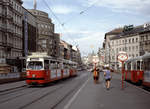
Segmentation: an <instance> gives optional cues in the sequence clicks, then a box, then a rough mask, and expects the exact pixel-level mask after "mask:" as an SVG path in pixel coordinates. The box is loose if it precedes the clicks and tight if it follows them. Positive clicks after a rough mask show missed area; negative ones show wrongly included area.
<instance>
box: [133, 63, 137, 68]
mask: <svg viewBox="0 0 150 109" xmlns="http://www.w3.org/2000/svg"><path fill="white" fill-rule="evenodd" d="M133 70H136V62H133Z"/></svg>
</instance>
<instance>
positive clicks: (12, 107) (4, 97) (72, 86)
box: [0, 72, 89, 109]
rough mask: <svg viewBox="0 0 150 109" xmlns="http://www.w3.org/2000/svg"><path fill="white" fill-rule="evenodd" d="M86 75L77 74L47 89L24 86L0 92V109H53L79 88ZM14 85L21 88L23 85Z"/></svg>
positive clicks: (82, 73) (85, 73) (83, 73)
mask: <svg viewBox="0 0 150 109" xmlns="http://www.w3.org/2000/svg"><path fill="white" fill-rule="evenodd" d="M88 74H89V73H87V72H79V74H78V76H77V77H75V78H70V79H67V80H63V81H59V82H57V83H52V84H50V85H49V86H47V87H29V86H26V87H20V88H16V89H12V90H7V91H5V92H1V93H0V109H42V108H43V109H51V108H53V109H54V108H56V107H57V106H58V105H59V104H61V103H63V101H65V99H67V98H69V96H71V95H72V94H73V93H75V92H76V91H77V90H78V89H79V88H80V87H81V85H82V84H83V83H84V82H85V81H86V79H87V78H88V76H89V75H88ZM14 84H17V85H18V86H19V85H20V86H21V85H23V84H24V83H23V82H21V83H20V84H19V83H18V82H17V83H14ZM7 85H8V86H9V84H7ZM10 86H11V87H13V86H12V85H10ZM0 87H1V86H0ZM3 87H4V86H3Z"/></svg>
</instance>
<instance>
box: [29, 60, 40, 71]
mask: <svg viewBox="0 0 150 109" xmlns="http://www.w3.org/2000/svg"><path fill="white" fill-rule="evenodd" d="M27 69H30V70H41V69H43V64H42V62H39V61H33V62H29V63H28V66H27Z"/></svg>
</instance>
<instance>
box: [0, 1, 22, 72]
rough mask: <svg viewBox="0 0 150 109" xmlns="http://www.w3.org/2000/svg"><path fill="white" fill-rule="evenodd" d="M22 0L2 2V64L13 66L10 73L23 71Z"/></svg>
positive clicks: (0, 53)
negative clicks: (20, 58) (21, 59)
mask: <svg viewBox="0 0 150 109" xmlns="http://www.w3.org/2000/svg"><path fill="white" fill-rule="evenodd" d="M22 3H23V2H22V0H0V60H3V61H0V62H3V63H5V64H9V65H10V66H11V70H10V72H20V71H21V61H20V60H19V57H22V56H23V46H22V45H23V35H22V16H23V13H22Z"/></svg>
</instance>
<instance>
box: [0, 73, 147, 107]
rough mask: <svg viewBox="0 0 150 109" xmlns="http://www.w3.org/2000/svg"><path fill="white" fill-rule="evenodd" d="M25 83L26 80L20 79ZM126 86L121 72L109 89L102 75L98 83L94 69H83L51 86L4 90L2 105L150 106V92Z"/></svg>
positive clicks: (1, 93) (1, 97)
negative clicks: (91, 71) (94, 78)
mask: <svg viewBox="0 0 150 109" xmlns="http://www.w3.org/2000/svg"><path fill="white" fill-rule="evenodd" d="M17 84H18V85H19V83H17ZM21 84H22V85H23V84H24V83H23V82H20V85H21ZM7 85H8V84H7ZM11 86H12V85H11ZM125 86H126V87H125V89H124V90H121V76H120V75H117V74H113V79H112V84H111V89H110V90H109V91H107V90H106V89H105V84H104V80H103V78H102V75H101V78H100V82H99V83H98V84H94V82H93V78H92V75H91V73H90V72H87V71H82V72H79V75H78V76H77V77H75V78H70V79H67V80H64V81H59V82H57V83H53V84H50V85H49V86H47V87H28V86H25V87H20V88H17V89H13V90H8V91H5V92H0V109H149V108H150V93H149V92H146V91H144V90H143V89H140V88H137V87H135V86H133V85H131V84H128V83H125ZM0 88H1V85H0Z"/></svg>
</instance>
